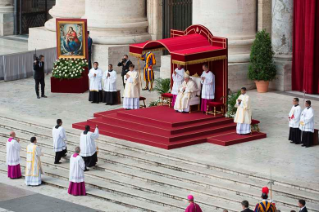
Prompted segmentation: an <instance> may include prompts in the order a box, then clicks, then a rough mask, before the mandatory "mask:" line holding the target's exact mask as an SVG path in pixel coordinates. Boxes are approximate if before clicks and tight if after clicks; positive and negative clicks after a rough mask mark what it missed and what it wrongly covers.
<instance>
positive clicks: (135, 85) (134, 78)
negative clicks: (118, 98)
mask: <svg viewBox="0 0 319 212" xmlns="http://www.w3.org/2000/svg"><path fill="white" fill-rule="evenodd" d="M127 74H128V75H129V77H128V78H127V77H126V75H125V76H124V80H125V84H126V85H125V90H124V98H140V86H141V85H140V76H139V74H138V72H137V71H135V70H133V71H129V72H127Z"/></svg>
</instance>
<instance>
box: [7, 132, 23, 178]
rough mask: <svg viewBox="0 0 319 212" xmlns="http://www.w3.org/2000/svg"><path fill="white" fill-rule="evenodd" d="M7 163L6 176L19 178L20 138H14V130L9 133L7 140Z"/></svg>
mask: <svg viewBox="0 0 319 212" xmlns="http://www.w3.org/2000/svg"><path fill="white" fill-rule="evenodd" d="M6 146H7V157H6V161H7V165H8V177H9V178H11V179H17V178H20V177H21V176H22V175H21V168H20V149H21V146H20V139H19V138H16V134H15V132H11V133H10V138H9V139H8V141H7V145H6Z"/></svg>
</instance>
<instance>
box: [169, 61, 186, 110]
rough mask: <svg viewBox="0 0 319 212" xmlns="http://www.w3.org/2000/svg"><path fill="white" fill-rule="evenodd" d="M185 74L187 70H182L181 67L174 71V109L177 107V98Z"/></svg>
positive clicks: (178, 66)
mask: <svg viewBox="0 0 319 212" xmlns="http://www.w3.org/2000/svg"><path fill="white" fill-rule="evenodd" d="M184 73H185V69H184V68H182V66H181V65H177V68H176V69H175V70H174V72H173V74H172V80H173V87H172V92H171V94H173V99H172V107H174V105H175V101H176V97H177V94H178V88H179V87H180V86H181V84H182V83H183V81H184Z"/></svg>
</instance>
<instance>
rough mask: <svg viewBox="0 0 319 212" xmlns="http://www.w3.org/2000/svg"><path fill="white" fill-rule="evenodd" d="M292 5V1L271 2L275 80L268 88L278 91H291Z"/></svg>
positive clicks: (276, 0)
mask: <svg viewBox="0 0 319 212" xmlns="http://www.w3.org/2000/svg"><path fill="white" fill-rule="evenodd" d="M293 4H294V2H293V1H292V0H272V32H271V40H272V47H273V51H274V52H275V57H274V61H275V64H276V66H277V79H276V80H274V81H273V82H272V83H271V84H270V87H271V88H273V89H276V90H280V91H285V90H291V68H292V34H293Z"/></svg>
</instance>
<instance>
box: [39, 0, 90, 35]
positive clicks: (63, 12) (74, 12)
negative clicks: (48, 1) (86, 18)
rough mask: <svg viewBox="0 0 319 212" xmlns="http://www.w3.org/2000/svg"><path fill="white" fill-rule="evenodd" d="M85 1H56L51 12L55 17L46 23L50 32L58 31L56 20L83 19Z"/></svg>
mask: <svg viewBox="0 0 319 212" xmlns="http://www.w3.org/2000/svg"><path fill="white" fill-rule="evenodd" d="M84 5H85V0H76V1H74V0H56V3H55V6H54V7H53V8H52V9H51V10H50V11H49V13H50V15H51V16H52V17H53V18H52V19H50V20H48V21H47V22H46V23H45V25H44V26H45V27H46V28H47V29H48V30H50V31H55V30H56V25H55V24H56V18H81V17H82V16H83V15H84V11H85V8H84Z"/></svg>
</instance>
